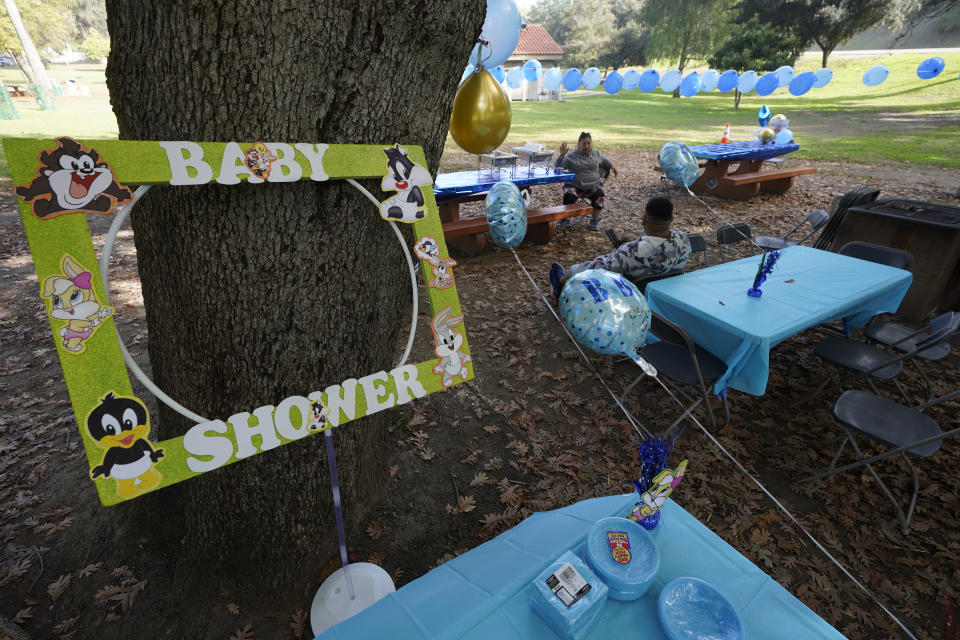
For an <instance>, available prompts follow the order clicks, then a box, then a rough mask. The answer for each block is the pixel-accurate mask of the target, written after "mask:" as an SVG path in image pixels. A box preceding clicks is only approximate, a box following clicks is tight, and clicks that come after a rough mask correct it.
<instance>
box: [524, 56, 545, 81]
mask: <svg viewBox="0 0 960 640" xmlns="http://www.w3.org/2000/svg"><path fill="white" fill-rule="evenodd" d="M541 75H543V65H541V64H540V61H539V60H527V61H526V62H525V63H524V64H523V77H524V78H526V79H527V80H529V81H530V82H536V81H537V80H539V79H540V76H541Z"/></svg>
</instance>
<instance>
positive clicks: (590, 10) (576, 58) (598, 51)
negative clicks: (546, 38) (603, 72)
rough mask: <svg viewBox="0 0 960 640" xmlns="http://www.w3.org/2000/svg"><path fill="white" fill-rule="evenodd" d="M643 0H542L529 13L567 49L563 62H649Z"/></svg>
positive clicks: (616, 65) (606, 64) (604, 64)
mask: <svg viewBox="0 0 960 640" xmlns="http://www.w3.org/2000/svg"><path fill="white" fill-rule="evenodd" d="M640 6H641V2H640V0H538V2H537V3H536V4H534V5H533V6H532V7H531V8H530V11H529V12H528V14H527V20H528V21H529V22H534V23H539V24H542V25H543V26H544V28H545V29H546V30H547V32H548V33H549V34H550V36H551V37H552V38H553V39H554V40H556V42H557V44H559V45H560V48H562V49H563V54H564V55H563V64H564V65H568V66H572V67H579V68H581V69H583V68H584V67H591V66H596V67H600V68H609V67H613V68H615V69H616V68H619V67H621V66H626V65H636V64H646V61H647V60H646V57H645V54H644V49H645V46H646V42H647V35H646V34H645V33H644V29H643V26H642V24H641V22H640V17H641V12H640Z"/></svg>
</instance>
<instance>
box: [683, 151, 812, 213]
mask: <svg viewBox="0 0 960 640" xmlns="http://www.w3.org/2000/svg"><path fill="white" fill-rule="evenodd" d="M799 148H800V145H798V144H796V143H795V142H791V143H788V144H774V143H769V144H760V143H759V142H757V141H755V140H749V141H740V142H726V143H722V144H704V145H694V146H691V147H690V151H691V152H693V155H694V156H695V157H696V158H697V159H699V160H702V161H704V162H702V163H701V164H702V166H703V173H702V174H701V175H700V177H699V178H697V180H696V181H695V182H694V183H693V184H691V185H690V190H691V191H693V192H694V193H696V194H700V195H703V194H707V195H712V196H717V197H718V198H728V199H731V200H749V199H750V198H752V197H754V196H755V195H757V194H758V193H770V194H781V193H786V192H787V191H788V190H789V189H790V187H792V186H793V179H794V178H795V177H797V176H802V175H806V174H809V173H815V172H816V168H814V167H810V166H806V167H791V168H780V167H778V168H776V169H764V168H763V163H764V162H768V161H770V160H774V159H777V158H783V156H785V155H787V154H789V153H793V152H794V151H797V150H798V149H799Z"/></svg>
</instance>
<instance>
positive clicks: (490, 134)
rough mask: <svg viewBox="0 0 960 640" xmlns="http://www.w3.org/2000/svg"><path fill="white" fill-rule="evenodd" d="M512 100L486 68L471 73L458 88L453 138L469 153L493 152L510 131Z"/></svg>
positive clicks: (451, 132)
mask: <svg viewBox="0 0 960 640" xmlns="http://www.w3.org/2000/svg"><path fill="white" fill-rule="evenodd" d="M510 119H511V109H510V98H508V97H507V94H506V92H505V91H504V90H503V87H501V86H500V83H499V82H497V80H496V79H495V78H494V77H493V76H492V75H491V74H490V72H489V71H487V70H486V69H481V70H480V71H478V72H474V73H471V74H470V76H469V77H468V78H467V79H466V80H464V81H463V82H462V83H461V84H460V88H459V89H457V97H456V98H454V100H453V113H452V114H450V135H451V136H453V141H454V142H456V143H457V144H458V145H460V148H461V149H463V150H464V151H466V152H467V153H474V154H478V155H479V154H481V153H489V152H490V151H493V150H494V149H496V148H497V147H499V146H500V143H501V142H503V141H504V140H505V139H506V137H507V133H508V132H509V131H510Z"/></svg>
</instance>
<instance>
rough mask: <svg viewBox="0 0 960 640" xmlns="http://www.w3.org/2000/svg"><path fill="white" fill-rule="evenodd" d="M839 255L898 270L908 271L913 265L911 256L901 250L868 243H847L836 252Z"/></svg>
mask: <svg viewBox="0 0 960 640" xmlns="http://www.w3.org/2000/svg"><path fill="white" fill-rule="evenodd" d="M837 253H839V254H840V255H843V256H850V257H851V258H859V259H861V260H866V261H868V262H875V263H877V264H885V265H887V266H888V267H896V268H898V269H908V270H909V269H910V265H912V264H913V254H911V253H910V252H909V251H904V250H903V249H894V248H892V247H885V246H883V245H880V244H873V243H870V242H860V241H859V240H858V241H856V242H848V243H847V244H845V245H843V246H842V247H840V251H837Z"/></svg>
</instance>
